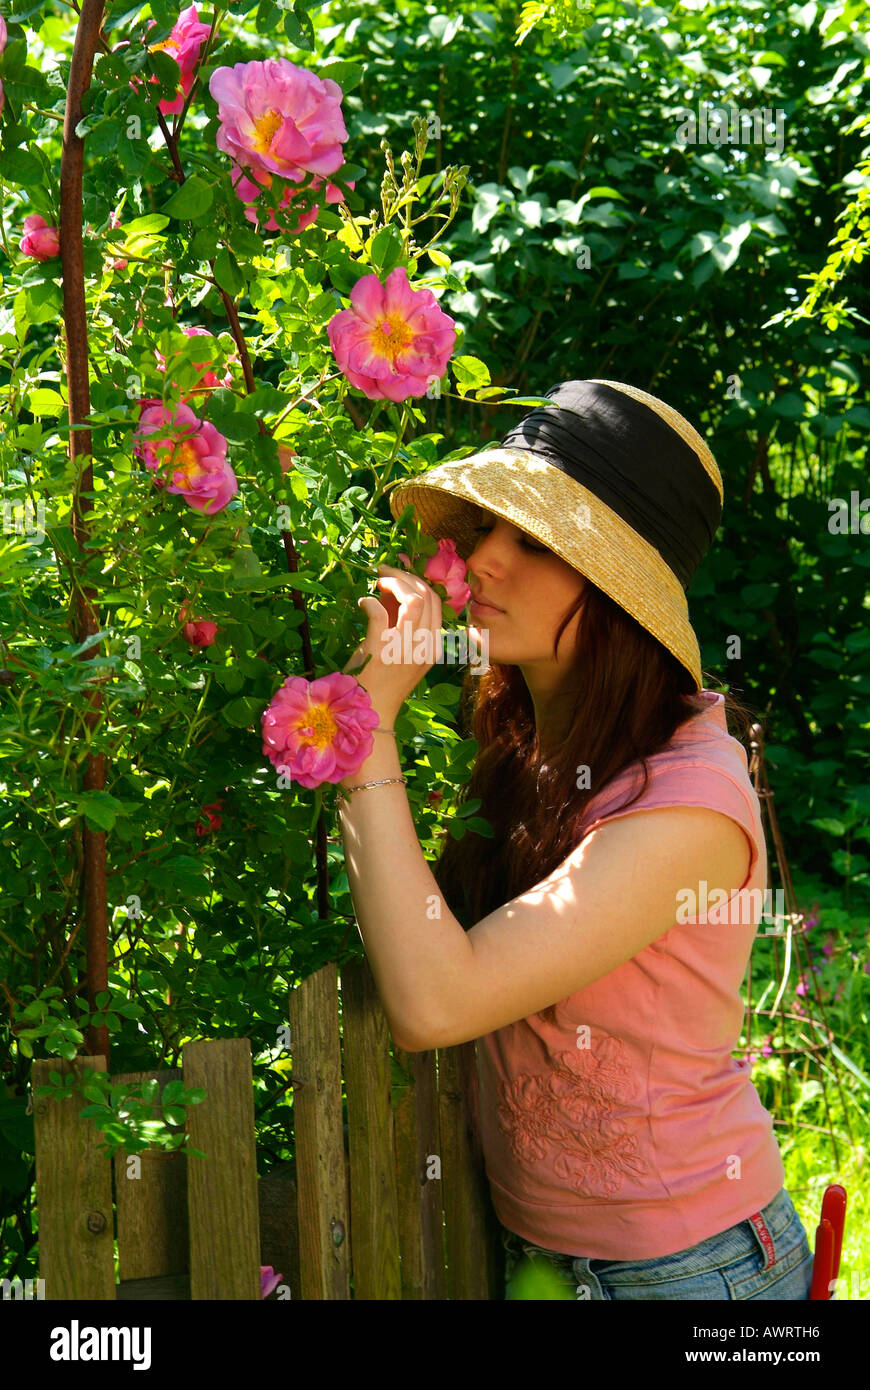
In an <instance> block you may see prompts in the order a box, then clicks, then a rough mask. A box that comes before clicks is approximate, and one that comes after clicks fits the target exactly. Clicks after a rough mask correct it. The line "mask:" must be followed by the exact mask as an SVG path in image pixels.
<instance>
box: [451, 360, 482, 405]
mask: <svg viewBox="0 0 870 1390" xmlns="http://www.w3.org/2000/svg"><path fill="white" fill-rule="evenodd" d="M450 367H451V369H452V371H453V377H454V380H455V381H456V389H457V390H458V392H459V394H460V396H467V395H468V392H469V391H472V390H474V389H475V388H476V387H479V386H488V385H489V383H490V375H489V368H488V367H487V365H486V363H485V362H481V360H480V358H479V357H454V358H453V359H452V361H451V363H450Z"/></svg>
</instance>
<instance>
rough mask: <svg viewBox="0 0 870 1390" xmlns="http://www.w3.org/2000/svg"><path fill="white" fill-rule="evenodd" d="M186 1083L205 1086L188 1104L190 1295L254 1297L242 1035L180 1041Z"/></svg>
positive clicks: (254, 1211) (255, 1225) (248, 1102)
mask: <svg viewBox="0 0 870 1390" xmlns="http://www.w3.org/2000/svg"><path fill="white" fill-rule="evenodd" d="M181 1065H182V1070H183V1072H184V1084H185V1086H188V1087H190V1086H204V1087H205V1088H206V1090H207V1091H208V1095H207V1096H206V1098H205V1100H204V1101H202V1103H201V1104H199V1105H193V1106H191V1107H190V1109H189V1110H188V1112H187V1113H188V1134H189V1142H190V1146H191V1148H194V1149H200V1150H202V1152H203V1153H205V1154H206V1155H207V1157H206V1158H197V1157H195V1156H191V1157H190V1158H189V1159H188V1160H187V1204H188V1221H189V1231H190V1296H191V1298H192V1299H194V1300H196V1299H259V1297H260V1275H259V1269H260V1226H259V1208H258V1200H257V1155H256V1147H255V1137H254V1086H253V1076H252V1072H251V1044H250V1040H249V1039H248V1038H217V1039H210V1040H208V1041H203V1042H189V1043H185V1045H184V1047H183V1048H182V1054H181Z"/></svg>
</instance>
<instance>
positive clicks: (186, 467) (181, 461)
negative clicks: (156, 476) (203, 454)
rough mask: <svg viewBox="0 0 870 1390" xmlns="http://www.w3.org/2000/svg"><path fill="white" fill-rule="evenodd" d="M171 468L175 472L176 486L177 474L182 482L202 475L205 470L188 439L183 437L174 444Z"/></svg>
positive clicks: (187, 481) (176, 481)
mask: <svg viewBox="0 0 870 1390" xmlns="http://www.w3.org/2000/svg"><path fill="white" fill-rule="evenodd" d="M172 470H173V473H174V474H175V483H176V486H178V481H179V475H180V476H181V478H182V479H183V480H184V482H186V483H189V482H190V481H191V479H194V478H200V477H202V475H203V473H204V472H205V469H204V468H203V467H202V466H201V465H200V462H199V455H198V454H197V452H196V450H195V449H194V447H193V445H192V444H191V442H190V440H189V439H184V440H182V441H181V443H180V444H177V445H176V447H175V451H174V453H173V458H172Z"/></svg>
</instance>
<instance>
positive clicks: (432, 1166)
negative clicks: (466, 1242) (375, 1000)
mask: <svg viewBox="0 0 870 1390" xmlns="http://www.w3.org/2000/svg"><path fill="white" fill-rule="evenodd" d="M393 1058H394V1061H395V1063H396V1067H397V1069H398V1070H399V1071H400V1072H401V1073H402V1077H403V1082H402V1083H398V1082H394V1085H393V1122H394V1128H395V1136H396V1184H397V1196H398V1206H399V1249H400V1250H401V1254H402V1298H403V1299H445V1298H446V1297H447V1276H446V1272H445V1269H444V1215H443V1211H442V1195H441V1187H442V1183H441V1138H440V1126H439V1123H438V1086H437V1078H436V1073H435V1053H434V1051H433V1052H404V1051H403V1050H402V1049H401V1048H399V1047H394V1048H393Z"/></svg>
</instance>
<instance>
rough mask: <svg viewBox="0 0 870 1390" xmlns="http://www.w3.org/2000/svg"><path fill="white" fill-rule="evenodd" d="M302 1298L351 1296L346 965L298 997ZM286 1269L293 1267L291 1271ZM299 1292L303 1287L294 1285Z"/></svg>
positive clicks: (309, 982)
mask: <svg viewBox="0 0 870 1390" xmlns="http://www.w3.org/2000/svg"><path fill="white" fill-rule="evenodd" d="M290 1050H291V1054H292V1057H293V1132H294V1139H295V1150H296V1188H297V1213H298V1220H299V1269H300V1279H301V1289H300V1297H301V1298H303V1299H349V1298H350V1248H349V1247H350V1240H349V1235H350V1201H349V1195H348V1173H347V1156H346V1153H345V1146H344V1129H343V1121H342V1109H341V1040H340V1037H339V1031H338V968H337V966H336V965H335V963H334V962H330V963H329V964H327V965H324V966H322V967H321V969H320V970H317V971H315V972H314V974H313V975H309V976H308V977H307V979H305V980H303V981H302V982H301V983H300V984H299V985H297V987H296V988H295V989H294V990H293V991H292V992H291V995H290ZM284 1272H285V1273H286V1271H284ZM291 1293H292V1294H295V1293H296V1290H295V1289H291Z"/></svg>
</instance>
